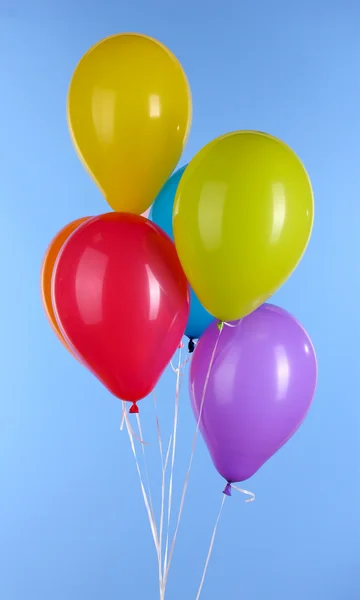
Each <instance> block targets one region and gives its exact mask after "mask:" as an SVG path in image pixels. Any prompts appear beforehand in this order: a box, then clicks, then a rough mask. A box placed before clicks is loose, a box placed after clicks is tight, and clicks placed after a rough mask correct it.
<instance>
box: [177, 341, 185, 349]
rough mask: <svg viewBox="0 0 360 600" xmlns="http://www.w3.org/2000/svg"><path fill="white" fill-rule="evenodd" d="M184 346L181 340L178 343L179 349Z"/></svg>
mask: <svg viewBox="0 0 360 600" xmlns="http://www.w3.org/2000/svg"><path fill="white" fill-rule="evenodd" d="M183 347H184V344H183V343H182V342H180V344H179V345H178V348H179V350H181V348H183Z"/></svg>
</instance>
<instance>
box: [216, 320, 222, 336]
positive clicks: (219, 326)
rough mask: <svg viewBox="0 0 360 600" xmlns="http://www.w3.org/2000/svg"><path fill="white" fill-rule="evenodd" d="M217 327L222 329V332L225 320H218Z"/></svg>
mask: <svg viewBox="0 0 360 600" xmlns="http://www.w3.org/2000/svg"><path fill="white" fill-rule="evenodd" d="M217 328H218V330H219V331H220V333H221V332H222V330H223V328H224V321H218V322H217Z"/></svg>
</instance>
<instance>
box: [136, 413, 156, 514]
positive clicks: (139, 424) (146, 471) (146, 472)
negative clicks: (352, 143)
mask: <svg viewBox="0 0 360 600" xmlns="http://www.w3.org/2000/svg"><path fill="white" fill-rule="evenodd" d="M136 421H137V426H138V429H139V434H140V438H137V439H140V440H142V437H143V434H142V429H141V422H140V415H139V414H138V413H136ZM145 445H146V444H145V442H143V443H142V444H141V451H142V455H143V461H144V468H145V478H146V485H147V491H148V497H149V505H150V510H151V514H152V516H153V519H154V521H155V512H154V504H153V500H152V495H151V487H150V477H149V469H148V463H147V459H146V453H145Z"/></svg>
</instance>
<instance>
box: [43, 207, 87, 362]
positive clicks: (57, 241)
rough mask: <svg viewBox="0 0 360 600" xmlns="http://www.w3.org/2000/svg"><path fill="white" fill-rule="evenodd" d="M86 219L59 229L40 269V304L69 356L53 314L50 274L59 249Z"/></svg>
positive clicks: (77, 220) (67, 347)
mask: <svg viewBox="0 0 360 600" xmlns="http://www.w3.org/2000/svg"><path fill="white" fill-rule="evenodd" d="M88 219H89V217H83V218H82V219H76V221H72V222H71V223H69V224H68V225H65V227H63V228H62V229H60V231H59V233H57V234H56V236H55V237H54V238H53V240H52V242H51V243H50V245H49V247H48V249H47V251H46V254H45V256H44V260H43V263H42V268H41V280H40V285H41V296H42V302H43V306H44V310H45V314H46V316H47V318H48V321H49V323H50V325H51V327H52V329H53V330H54V332H55V333H56V335H57V337H58V338H59V340H60V342H62V343H63V344H64V346H65V348H66V349H67V350H68V351H69V352H70V353H71V354H73V352H72V351H71V350H70V348H69V346H68V343H67V342H66V340H65V338H64V336H63V334H62V333H61V331H60V328H59V325H58V324H57V321H56V317H55V312H54V309H53V305H52V300H51V279H52V274H53V270H54V265H55V262H56V259H57V257H58V255H59V252H60V250H61V248H62V247H63V245H64V244H65V242H66V240H67V239H68V237H69V236H70V235H71V234H72V233H73V231H75V229H77V228H78V227H79V226H80V225H81V224H82V223H84V222H85V221H87V220H88Z"/></svg>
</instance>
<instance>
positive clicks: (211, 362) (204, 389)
mask: <svg viewBox="0 0 360 600" xmlns="http://www.w3.org/2000/svg"><path fill="white" fill-rule="evenodd" d="M223 327H224V324H223V323H219V324H218V329H219V334H218V336H217V338H216V342H215V345H214V349H213V351H212V354H211V359H210V363H209V368H208V371H207V373H206V378H205V383H204V388H203V393H202V397H201V403H200V410H199V417H198V420H197V424H196V429H195V433H194V437H193V441H192V446H191V454H190V460H189V466H188V470H187V472H186V476H185V482H184V487H183V491H182V495H181V501H180V508H179V513H178V518H177V522H176V528H175V532H174V536H173V539H172V542H171V547H170V553H169V561H168V565H167V569H166V572H165V585H166V582H167V578H168V575H169V570H170V565H171V560H172V556H173V553H174V547H175V542H176V538H177V534H178V531H179V526H180V521H181V515H182V512H183V508H184V501H185V496H186V491H187V487H188V483H189V477H190V471H191V467H192V463H193V458H194V452H195V446H196V440H197V436H198V432H199V428H200V422H201V416H202V410H203V406H204V400H205V396H206V390H207V387H208V383H209V379H210V374H211V369H212V366H213V362H214V359H215V354H216V350H217V347H218V343H219V340H220V335H221V332H222V330H223Z"/></svg>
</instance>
